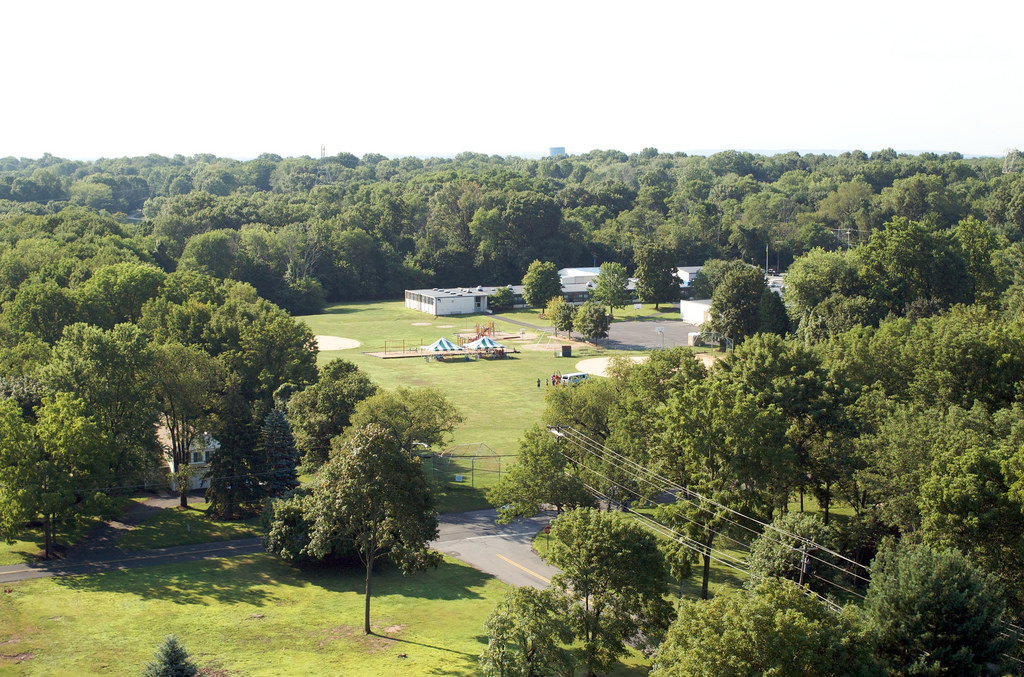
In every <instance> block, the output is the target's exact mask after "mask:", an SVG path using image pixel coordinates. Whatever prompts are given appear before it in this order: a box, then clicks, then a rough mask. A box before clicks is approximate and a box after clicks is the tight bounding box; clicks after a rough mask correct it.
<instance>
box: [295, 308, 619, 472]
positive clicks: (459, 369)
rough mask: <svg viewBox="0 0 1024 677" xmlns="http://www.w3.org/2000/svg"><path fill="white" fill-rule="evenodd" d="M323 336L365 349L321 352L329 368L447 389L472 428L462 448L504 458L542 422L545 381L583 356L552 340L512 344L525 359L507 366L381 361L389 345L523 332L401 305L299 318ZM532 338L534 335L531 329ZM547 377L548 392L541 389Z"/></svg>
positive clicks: (589, 353)
mask: <svg viewBox="0 0 1024 677" xmlns="http://www.w3.org/2000/svg"><path fill="white" fill-rule="evenodd" d="M516 316H517V318H518V319H521V320H522V321H530V320H531V319H532V322H533V323H535V324H537V325H539V326H542V325H543V321H542V320H540V319H539V318H538V317H537V314H536V313H525V314H524V313H517V314H516ZM298 319H299V320H300V321H302V322H305V323H306V324H307V325H308V326H309V327H310V328H311V329H312V330H313V333H314V334H317V335H327V336H341V337H343V338H349V339H355V340H357V341H359V342H360V343H361V344H362V345H361V346H360V347H359V348H352V349H349V350H333V351H324V352H321V353H320V357H319V362H320V364H324V363H326V362H328V361H330V360H332V359H335V358H339V357H340V358H343V359H346V360H348V361H350V362H352V363H354V364H356V365H358V366H359V368H360V369H361V370H363V371H364V372H366V374H367V375H369V377H370V378H371V379H373V381H374V382H375V383H377V384H378V385H380V386H381V387H383V388H388V389H391V388H396V387H398V386H411V387H418V386H433V387H436V388H439V389H441V390H442V391H444V392H445V394H446V395H447V396H448V397H449V398H450V399H451V400H452V401H453V402H454V403H455V405H456V406H457V407H458V408H459V411H460V412H462V415H463V416H464V418H465V422H464V423H463V424H462V425H461V426H460V427H459V429H458V430H457V431H456V432H455V435H454V440H453V441H454V443H455V444H476V443H481V442H482V443H484V444H486V445H487V446H488V447H490V448H491V449H493V450H494V451H495V452H496V453H498V454H503V455H516V454H518V450H519V444H518V442H519V438H520V437H521V435H522V433H523V430H525V429H526V428H528V427H529V426H531V425H533V424H535V423H538V424H539V423H542V422H543V421H542V414H543V412H544V392H545V389H546V388H548V386H547V385H546V379H547V378H548V377H549V376H551V374H553V373H554V372H556V371H559V372H561V373H567V372H571V371H575V365H576V362H577V361H579V357H578V356H580V350H579V349H574V352H573V357H572V358H562V357H555V355H554V353H555V348H556V346H559V345H561V341H559V340H558V339H553V340H551V342H550V344H549V343H548V339H547V337H546V336H544V337H543V338H541V339H540V341H539V345H541V346H547V349H545V350H536V349H530V348H533V347H534V346H535V345H537V344H538V341H537V340H532V341H527V342H525V345H524V343H521V342H520V341H519V340H518V339H517V340H515V341H510V342H508V343H507V345H508V346H510V347H511V346H516V347H518V349H519V351H520V352H519V353H518V354H514V355H512V356H511V358H510V359H506V360H487V359H480V360H471V361H469V362H466V361H465V360H464V359H462V360H459V359H456V360H450V361H445V362H437V361H435V360H429V361H427V360H425V359H424V358H422V357H413V358H402V359H381V358H379V357H374V356H372V355H367V354H366V353H369V352H380V351H383V350H384V344H385V341H387V342H388V344H389V349H391V347H392V345H393V344H395V345H400V344H401V342H402V341H403V340H404V341H405V342H406V345H408V346H410V347H414V346H416V345H419V344H420V343H421V342H422V344H423V345H428V344H430V343H433V342H434V341H436V340H437V339H439V338H442V337H444V338H447V339H449V340H452V341H453V342H454V340H455V334H456V333H458V332H459V331H472V330H473V329H474V327H475V326H476V325H477V324H485V323H490V322H494V323H495V325H496V328H497V329H498V330H499V331H506V332H510V333H515V334H518V333H519V329H520V326H519V325H515V324H511V323H505V322H501V321H500V320H496V319H495V318H494V317H493V316H490V315H470V316H455V317H436V318H435V317H433V316H431V315H427V314H424V313H420V312H417V311H414V310H409V309H407V308H406V307H405V305H404V303H403V302H401V301H391V302H378V303H347V304H340V305H335V306H331V307H329V308H327V310H326V312H324V313H323V314H320V315H307V316H303V317H299V318H298ZM526 331H527V332H528V333H535V332H534V331H533V330H530V329H527V330H526ZM598 351H599V349H597V348H593V347H587V348H585V349H584V352H583V354H582V357H584V358H585V357H594V356H595V355H598V354H603V353H599V352H598ZM538 379H540V381H541V386H540V387H539V388H538V387H537V380H538Z"/></svg>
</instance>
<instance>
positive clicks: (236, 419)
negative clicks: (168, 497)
mask: <svg viewBox="0 0 1024 677" xmlns="http://www.w3.org/2000/svg"><path fill="white" fill-rule="evenodd" d="M240 385H241V382H240V380H239V379H238V378H237V377H234V376H232V377H230V378H229V382H228V384H227V386H226V388H225V392H224V394H223V399H222V402H221V405H220V406H219V407H218V409H219V411H218V412H217V425H216V427H215V434H216V437H217V440H218V441H219V442H220V448H219V449H217V452H216V453H215V454H214V457H213V461H212V462H211V463H210V470H209V473H208V474H207V477H209V479H210V487H209V488H208V489H207V490H206V500H207V501H209V502H210V514H211V515H217V516H219V517H223V518H226V519H235V518H239V517H243V516H245V515H247V514H251V513H254V512H257V511H258V510H259V506H260V504H261V502H262V500H263V497H264V495H265V487H264V484H265V480H266V472H267V466H266V462H265V457H264V456H263V455H262V454H260V453H257V452H258V450H259V442H260V439H259V428H258V427H257V426H256V425H254V421H253V412H252V406H251V405H250V404H249V403H248V402H247V401H246V399H245V398H244V397H243V396H242V393H241V390H240Z"/></svg>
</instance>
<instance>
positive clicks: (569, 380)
mask: <svg viewBox="0 0 1024 677" xmlns="http://www.w3.org/2000/svg"><path fill="white" fill-rule="evenodd" d="M589 379H590V374H585V373H583V372H582V371H574V372H572V373H571V374H562V378H561V379H559V383H560V384H561V385H567V386H578V385H579V384H581V383H583V382H584V381H587V380H589Z"/></svg>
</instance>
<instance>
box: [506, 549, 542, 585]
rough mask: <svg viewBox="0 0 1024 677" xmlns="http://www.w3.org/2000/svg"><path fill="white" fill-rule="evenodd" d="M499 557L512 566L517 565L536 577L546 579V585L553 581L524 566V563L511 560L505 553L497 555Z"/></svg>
mask: <svg viewBox="0 0 1024 677" xmlns="http://www.w3.org/2000/svg"><path fill="white" fill-rule="evenodd" d="M497 557H500V558H501V559H503V560H505V561H506V562H508V563H509V564H511V565H512V566H514V567H516V568H517V569H522V570H523V571H525V572H526V573H528V574H530V575H531V576H533V577H534V578H539V579H540V580H542V581H544V584H545V585H548V584H550V583H551V581H549V580H548V579H546V578H544V577H543V576H541V575H540V574H537V573H534V572H532V571H530V570H529V569H527V568H526V567H524V566H523V565H522V564H516V563H515V562H513V561H512V560H510V559H509V558H508V557H505V556H504V555H497Z"/></svg>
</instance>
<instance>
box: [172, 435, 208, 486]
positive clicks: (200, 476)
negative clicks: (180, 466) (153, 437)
mask: <svg viewBox="0 0 1024 677" xmlns="http://www.w3.org/2000/svg"><path fill="white" fill-rule="evenodd" d="M166 432H167V431H166V429H163V430H162V431H161V433H163V434H166ZM161 439H163V435H161ZM166 442H167V443H168V446H169V442H170V440H169V439H167V440H166ZM218 449H220V442H218V441H217V440H216V439H215V438H214V437H213V435H211V434H210V433H202V434H201V435H199V436H197V437H196V438H195V439H194V440H192V443H191V444H189V445H188V465H189V467H190V468H192V479H191V480H190V481H189V489H190V490H193V491H194V490H196V489H202V488H203V487H204V486H206V480H205V476H206V473H207V471H209V469H210V463H211V462H212V461H213V456H214V454H216V453H217V450H218ZM167 470H168V473H173V472H174V461H173V459H171V458H170V451H168V454H167ZM171 489H172V490H173V491H177V490H178V487H177V485H176V483H175V482H174V478H173V476H172V477H171Z"/></svg>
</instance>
